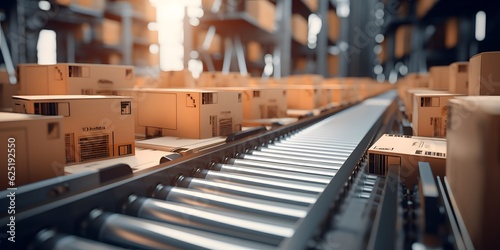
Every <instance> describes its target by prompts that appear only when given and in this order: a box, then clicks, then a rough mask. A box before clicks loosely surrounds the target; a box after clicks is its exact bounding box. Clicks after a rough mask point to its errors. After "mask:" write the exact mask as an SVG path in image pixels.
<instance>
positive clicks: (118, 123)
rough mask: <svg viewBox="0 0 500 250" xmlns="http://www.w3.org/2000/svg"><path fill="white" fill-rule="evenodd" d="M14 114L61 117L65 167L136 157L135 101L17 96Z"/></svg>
mask: <svg viewBox="0 0 500 250" xmlns="http://www.w3.org/2000/svg"><path fill="white" fill-rule="evenodd" d="M12 101H13V104H14V112H17V113H26V114H37V115H47V116H53V115H60V116H63V120H62V122H63V123H64V129H63V130H61V132H62V133H63V135H64V142H65V152H66V154H65V155H66V163H67V164H72V163H76V162H84V161H91V160H98V159H105V158H112V157H118V156H127V155H134V149H135V145H134V143H135V142H134V113H132V110H133V109H132V98H130V97H123V96H96V95H92V96H89V95H47V96H44V95H36V96H14V97H13V98H12Z"/></svg>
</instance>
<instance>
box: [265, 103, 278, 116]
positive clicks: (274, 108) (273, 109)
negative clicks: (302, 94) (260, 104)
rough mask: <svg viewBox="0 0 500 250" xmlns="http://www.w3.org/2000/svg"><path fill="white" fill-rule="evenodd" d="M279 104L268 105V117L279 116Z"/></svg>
mask: <svg viewBox="0 0 500 250" xmlns="http://www.w3.org/2000/svg"><path fill="white" fill-rule="evenodd" d="M278 117H279V115H278V105H269V106H267V117H266V118H278Z"/></svg>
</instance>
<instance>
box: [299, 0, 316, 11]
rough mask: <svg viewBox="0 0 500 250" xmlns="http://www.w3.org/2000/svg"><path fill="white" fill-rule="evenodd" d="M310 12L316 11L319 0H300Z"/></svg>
mask: <svg viewBox="0 0 500 250" xmlns="http://www.w3.org/2000/svg"><path fill="white" fill-rule="evenodd" d="M301 1H302V2H303V3H304V4H305V5H306V6H307V8H309V10H310V11H312V12H316V11H317V10H318V1H319V0H301Z"/></svg>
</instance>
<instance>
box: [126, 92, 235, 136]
mask: <svg viewBox="0 0 500 250" xmlns="http://www.w3.org/2000/svg"><path fill="white" fill-rule="evenodd" d="M132 91H133V92H135V93H132V96H134V98H135V104H136V105H134V106H136V110H137V115H138V119H137V121H138V127H137V128H136V133H138V132H139V131H137V130H138V129H144V132H143V133H144V134H146V136H153V135H163V136H175V137H182V138H193V139H194V138H196V139H203V138H210V137H217V136H227V135H228V134H231V133H234V132H237V131H240V130H241V124H242V110H243V106H242V94H241V93H240V92H232V91H212V90H200V89H135V90H132ZM124 92H125V91H124ZM139 133H140V132H139Z"/></svg>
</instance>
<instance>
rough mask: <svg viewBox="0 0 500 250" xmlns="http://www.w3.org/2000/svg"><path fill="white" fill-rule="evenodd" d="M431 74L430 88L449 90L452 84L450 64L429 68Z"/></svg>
mask: <svg viewBox="0 0 500 250" xmlns="http://www.w3.org/2000/svg"><path fill="white" fill-rule="evenodd" d="M429 74H430V76H431V78H430V81H429V88H430V89H433V90H444V91H448V90H449V86H450V80H449V79H448V78H449V77H450V70H449V68H448V66H434V67H431V68H430V69H429Z"/></svg>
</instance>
